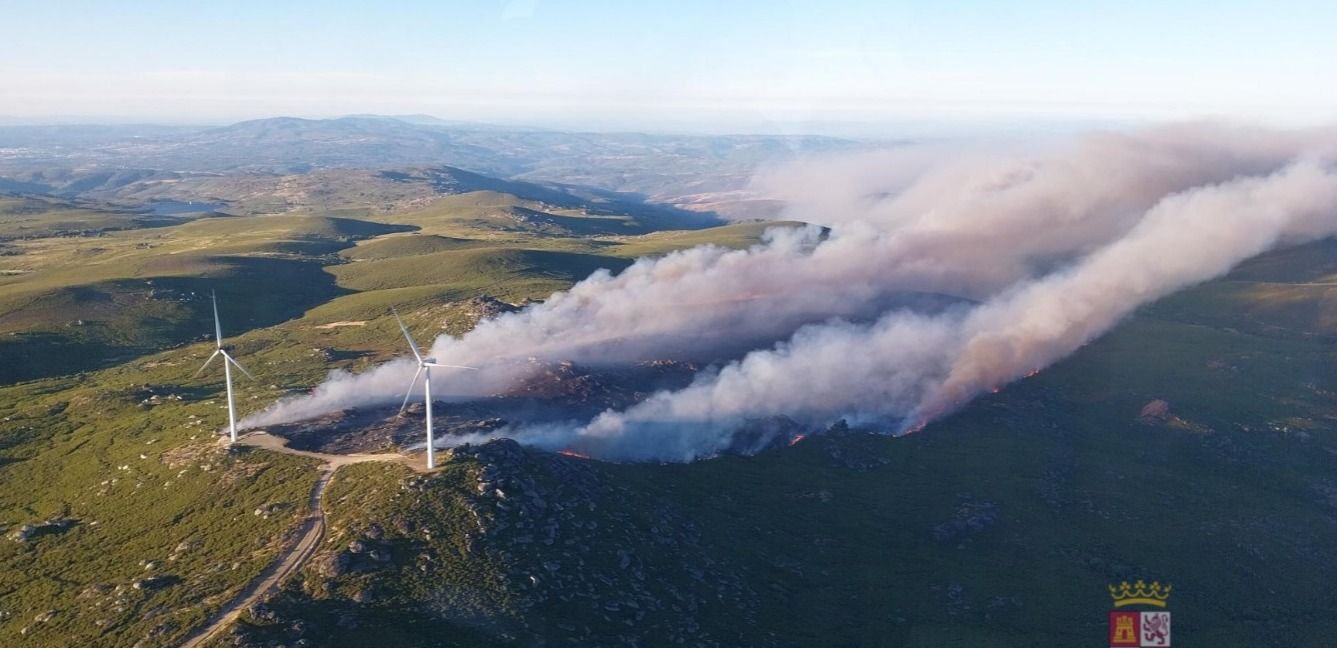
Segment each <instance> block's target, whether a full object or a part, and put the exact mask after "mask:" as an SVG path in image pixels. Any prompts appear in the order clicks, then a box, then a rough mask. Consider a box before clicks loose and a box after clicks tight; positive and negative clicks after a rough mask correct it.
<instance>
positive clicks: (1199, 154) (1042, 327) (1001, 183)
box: [243, 125, 1337, 460]
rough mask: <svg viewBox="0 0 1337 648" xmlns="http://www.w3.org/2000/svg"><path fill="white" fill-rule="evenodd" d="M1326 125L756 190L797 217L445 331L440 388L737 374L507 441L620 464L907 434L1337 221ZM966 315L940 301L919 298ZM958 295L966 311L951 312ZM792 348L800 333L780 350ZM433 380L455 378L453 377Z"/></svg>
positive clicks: (858, 173)
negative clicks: (824, 437) (778, 436)
mask: <svg viewBox="0 0 1337 648" xmlns="http://www.w3.org/2000/svg"><path fill="white" fill-rule="evenodd" d="M1332 143H1333V138H1332V137H1331V135H1330V133H1327V132H1304V133H1298V132H1296V133H1278V132H1271V131H1264V130H1258V129H1249V128H1238V127H1225V126H1212V125H1187V126H1178V127H1164V128H1157V129H1149V130H1146V131H1142V132H1137V133H1131V134H1102V135H1094V136H1090V137H1087V138H1084V139H1081V140H1079V141H1077V142H1074V143H1071V144H1068V145H1066V146H1059V147H1046V148H1044V149H1040V150H998V149H994V150H974V149H965V148H961V147H954V148H943V147H908V148H901V149H893V150H888V151H881V152H876V153H873V154H861V155H855V156H845V157H836V158H824V159H814V160H807V161H803V162H800V163H797V164H793V165H788V166H785V167H781V168H776V169H771V170H768V171H766V172H764V173H762V174H759V176H758V178H757V180H756V186H757V187H758V189H759V190H760V191H763V192H766V193H767V194H769V195H774V196H777V197H779V198H781V199H783V200H785V201H786V202H787V204H788V205H789V209H788V212H787V213H786V214H785V216H786V217H789V218H798V219H802V220H805V221H807V222H812V223H817V224H821V225H826V226H828V227H830V231H829V234H827V235H823V234H822V232H821V231H820V230H818V229H817V228H806V229H790V230H773V231H772V232H771V233H770V235H769V236H768V238H767V240H766V241H765V242H764V243H763V244H761V245H758V246H755V247H753V248H751V249H749V250H724V249H720V248H715V247H701V248H694V249H691V250H685V251H682V252H677V253H673V254H670V255H668V256H666V257H663V258H660V259H653V260H652V259H643V260H640V261H638V262H637V263H636V264H635V265H633V266H632V267H631V268H629V269H627V270H625V271H623V272H622V273H620V274H619V275H617V276H612V275H610V274H608V273H604V272H601V273H596V274H595V275H594V276H592V277H590V278H589V279H586V280H585V281H582V282H580V283H579V284H577V285H576V286H574V287H573V288H572V289H570V290H568V291H564V292H560V293H557V294H554V295H553V296H552V297H550V298H549V299H548V300H546V301H545V302H544V303H542V304H538V305H534V306H531V307H529V308H527V309H525V310H523V311H521V312H518V313H512V314H508V315H503V316H501V317H498V318H496V319H494V320H490V321H486V322H483V323H480V325H479V326H478V327H477V328H475V329H474V330H473V331H471V332H470V333H468V334H466V335H464V336H462V337H460V338H451V337H448V336H442V337H440V338H438V339H437V340H436V341H435V342H434V344H433V345H432V353H433V355H435V356H436V357H437V358H438V359H439V360H441V361H442V362H448V363H453V364H469V365H473V366H479V367H480V368H481V371H480V372H477V374H476V375H475V374H474V373H472V372H471V374H470V375H469V376H468V379H467V380H462V379H460V377H457V376H451V375H445V376H443V377H442V382H443V383H444V390H443V393H448V394H452V395H455V396H456V397H473V396H485V395H490V394H493V393H497V392H500V391H504V390H505V389H507V388H508V387H510V386H512V385H514V384H516V382H518V381H520V380H523V379H524V378H525V377H527V376H528V375H530V373H532V372H533V371H535V368H536V365H535V364H534V363H533V362H531V361H530V359H531V358H534V359H538V360H541V361H554V360H572V361H575V362H577V363H584V364H601V363H607V364H620V363H630V362H637V361H641V360H648V359H659V358H665V357H694V359H707V360H708V359H714V358H718V357H720V354H722V353H726V352H728V353H732V354H734V356H737V355H738V354H737V351H738V350H739V349H752V351H751V352H749V353H746V354H745V355H742V357H741V358H740V359H739V360H737V361H735V362H732V363H729V364H726V365H725V366H723V367H721V368H719V370H718V371H713V370H712V371H709V372H707V373H703V374H702V375H700V376H698V377H697V379H696V380H695V381H694V382H693V383H692V384H691V385H690V386H689V387H687V388H685V389H683V390H680V391H677V392H664V393H659V394H655V395H653V396H652V397H650V398H649V399H647V400H646V401H644V402H642V403H641V404H639V405H637V406H635V407H633V408H631V409H629V410H627V411H624V412H605V413H604V414H602V415H600V416H599V417H598V418H596V419H595V420H594V421H591V422H589V423H588V424H586V425H583V426H578V425H577V426H572V425H567V426H546V427H543V428H537V427H535V428H525V429H512V430H506V431H503V433H504V434H507V435H510V436H515V437H517V438H519V439H520V440H522V441H525V442H528V443H532V444H535V445H539V446H543V447H550V448H565V447H574V448H576V449H577V450H579V451H581V452H586V453H589V454H594V455H596V456H604V457H608V458H616V459H669V460H689V459H692V458H696V457H700V456H708V455H710V454H713V453H715V452H718V451H719V450H720V449H722V448H724V447H726V446H727V445H728V444H729V442H730V438H731V435H732V433H733V432H734V431H735V430H736V429H737V428H738V427H739V426H740V425H741V424H742V423H743V422H744V421H746V420H747V419H749V418H754V417H765V416H772V415H786V416H791V417H794V418H796V419H798V420H802V421H810V422H820V421H824V420H831V419H834V418H837V417H853V418H856V419H863V420H881V421H903V423H902V424H901V427H902V428H904V427H908V426H913V425H917V424H918V423H919V422H921V421H923V420H925V419H929V418H932V417H934V416H938V415H940V414H942V413H945V412H947V411H950V410H951V409H952V408H954V407H957V406H959V405H960V404H961V403H963V402H965V401H966V400H968V399H969V398H970V397H971V396H973V395H974V394H976V393H978V392H979V391H981V390H984V389H988V388H990V387H992V386H994V385H998V384H1001V383H1004V382H1007V381H1008V380H1011V379H1013V378H1015V377H1017V376H1018V375H1021V374H1023V373H1025V372H1027V371H1030V370H1033V369H1036V368H1040V367H1043V366H1046V365H1048V364H1049V363H1051V362H1053V361H1054V360H1056V359H1058V358H1060V357H1062V356H1064V355H1066V354H1068V353H1071V352H1072V351H1073V350H1074V349H1076V348H1078V347H1079V346H1081V345H1082V344H1084V343H1085V342H1087V341H1089V340H1090V339H1092V338H1093V337H1095V336H1097V335H1099V334H1100V333H1102V332H1104V331H1105V330H1107V329H1108V328H1109V327H1111V326H1113V325H1114V324H1116V323H1117V322H1118V321H1119V319H1121V318H1122V317H1124V316H1125V315H1126V314H1127V313H1129V312H1131V311H1132V310H1133V309H1135V308H1136V307H1137V306H1138V305H1140V304H1142V303H1145V302H1147V301H1149V300H1152V299H1156V298H1158V297H1160V296H1163V295H1165V294H1167V293H1169V292H1172V291H1174V290H1176V289H1178V288H1181V287H1183V286H1185V285H1189V284H1192V283H1195V282H1199V281H1203V280H1206V279H1209V278H1211V277H1213V276H1216V275H1219V274H1221V273H1223V272H1225V271H1226V270H1228V269H1229V268H1230V267H1231V266H1232V265H1233V264H1235V263H1238V262H1239V261H1241V260H1243V259H1244V258H1247V257H1249V256H1252V255H1254V254H1257V253H1259V252H1261V251H1264V250H1266V249H1267V248H1269V247H1271V246H1272V245H1274V244H1276V243H1277V242H1278V241H1282V240H1286V241H1299V240H1307V239H1311V238H1315V237H1320V236H1326V235H1329V234H1331V233H1332V232H1333V231H1334V228H1337V222H1335V219H1337V188H1335V187H1337V179H1335V178H1334V175H1333V172H1332V171H1331V170H1330V168H1329V167H1328V166H1326V163H1325V162H1324V161H1323V160H1322V158H1321V156H1322V155H1324V154H1327V153H1330V152H1332V151H1334V150H1337V149H1335V148H1334V147H1333V146H1332ZM925 294H928V295H942V296H946V297H948V298H951V299H952V300H954V301H952V302H946V301H944V302H938V305H937V306H935V307H933V308H928V309H926V308H924V307H923V304H924V302H923V301H922V300H921V301H916V300H912V299H907V297H908V296H911V295H925ZM948 303H952V304H954V305H950V306H948V305H946V304H948ZM776 340H781V341H780V342H778V343H777V342H776ZM411 375H412V365H411V363H409V362H404V361H396V362H391V363H387V364H386V365H383V366H381V367H378V368H376V369H373V370H371V371H369V372H366V373H364V374H360V375H356V376H355V375H351V374H347V373H335V374H332V375H331V377H330V379H329V380H327V381H326V382H325V383H324V384H322V385H320V386H319V387H317V388H316V389H315V390H314V391H313V392H312V393H311V394H310V395H307V396H302V397H298V398H294V399H288V400H285V401H281V402H279V403H276V404H275V405H274V406H272V407H270V408H269V409H267V410H265V411H263V412H260V413H259V414H257V415H255V416H253V417H250V418H249V419H247V420H246V421H244V422H243V425H245V426H247V427H256V426H261V425H267V424H272V423H276V422H283V421H290V420H298V419H302V418H309V417H311V416H316V415H319V414H322V413H325V412H328V411H332V410H335V409H341V408H345V407H350V406H356V405H367V404H374V403H388V402H393V401H394V400H395V399H396V398H397V397H399V396H401V395H402V393H403V392H402V390H403V389H404V385H405V384H406V383H407V382H408V380H409V377H410V376H411ZM434 378H435V376H434Z"/></svg>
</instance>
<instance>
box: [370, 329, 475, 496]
mask: <svg viewBox="0 0 1337 648" xmlns="http://www.w3.org/2000/svg"><path fill="white" fill-rule="evenodd" d="M390 312H391V313H394V315H395V321H396V322H399V330H401V331H403V332H404V339H406V340H408V341H409V349H410V350H412V351H413V358H414V359H415V360H417V361H418V371H417V372H415V373H414V374H413V381H412V382H410V383H409V388H408V390H406V391H405V392H404V402H403V403H402V404H401V405H400V406H399V415H400V416H403V415H404V408H405V407H408V405H409V397H410V396H412V395H413V386H414V385H417V384H418V376H422V377H423V381H422V397H423V402H424V403H425V404H426V411H425V412H424V413H425V414H426V416H427V469H428V470H431V469H432V468H435V467H436V448H435V447H434V446H433V445H432V442H433V439H432V367H450V368H452V369H472V370H475V371H476V370H477V369H478V368H477V367H465V366H463V365H453V364H441V363H439V362H437V361H436V358H424V357H422V353H419V352H418V345H417V344H415V343H414V342H413V336H412V335H409V329H408V327H407V326H404V320H402V319H399V311H396V310H395V309H393V308H391V309H390Z"/></svg>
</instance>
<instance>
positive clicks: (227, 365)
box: [191, 293, 255, 443]
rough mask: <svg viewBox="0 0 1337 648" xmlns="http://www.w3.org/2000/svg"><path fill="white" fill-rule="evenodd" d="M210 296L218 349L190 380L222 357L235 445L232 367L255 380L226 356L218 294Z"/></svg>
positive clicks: (215, 340) (229, 419)
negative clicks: (220, 322)
mask: <svg viewBox="0 0 1337 648" xmlns="http://www.w3.org/2000/svg"><path fill="white" fill-rule="evenodd" d="M212 296H213V301H214V342H215V343H217V344H218V348H217V349H214V353H213V355H211V356H209V359H208V360H205V361H204V364H203V365H202V366H201V367H200V368H199V370H198V371H196V372H195V375H194V376H191V378H196V377H198V376H199V375H200V374H201V373H204V370H205V369H206V368H207V367H208V366H209V363H210V362H213V361H214V358H217V357H218V356H220V355H221V356H223V379H224V380H225V381H226V382H227V426H228V433H229V435H230V436H231V442H232V443H236V442H237V407H236V405H235V404H234V403H233V402H232V367H236V368H237V369H240V370H241V372H242V373H244V374H246V377H247V378H250V379H251V380H255V376H252V375H251V372H249V371H247V370H246V368H245V367H243V366H241V363H239V362H237V361H236V360H233V359H232V356H230V355H228V352H227V351H225V350H223V325H222V324H219V323H218V294H217V293H214V294H213V295H212Z"/></svg>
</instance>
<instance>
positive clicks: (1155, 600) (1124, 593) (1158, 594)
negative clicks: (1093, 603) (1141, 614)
mask: <svg viewBox="0 0 1337 648" xmlns="http://www.w3.org/2000/svg"><path fill="white" fill-rule="evenodd" d="M1109 588H1110V598H1113V599H1114V607H1116V608H1120V607H1123V606H1125V605H1154V606H1156V607H1165V602H1166V601H1167V600H1169V598H1170V590H1171V589H1173V588H1172V587H1171V586H1170V584H1168V583H1167V584H1166V585H1165V587H1164V588H1162V587H1161V584H1160V583H1159V582H1157V581H1152V583H1151V584H1150V585H1148V584H1147V583H1146V582H1145V581H1142V580H1139V581H1137V582H1136V583H1133V584H1132V585H1129V584H1128V581H1124V582H1122V583H1120V584H1119V586H1118V587H1115V586H1113V585H1110V586H1109Z"/></svg>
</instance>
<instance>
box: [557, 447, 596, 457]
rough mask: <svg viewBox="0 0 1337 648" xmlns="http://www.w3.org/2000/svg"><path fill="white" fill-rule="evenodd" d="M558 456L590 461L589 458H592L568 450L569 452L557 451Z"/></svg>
mask: <svg viewBox="0 0 1337 648" xmlns="http://www.w3.org/2000/svg"><path fill="white" fill-rule="evenodd" d="M557 454H559V455H562V456H564V457H575V458H577V459H589V458H590V456H589V455H587V454H580V453H579V452H576V451H575V450H569V449H568V450H558V451H557Z"/></svg>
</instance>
